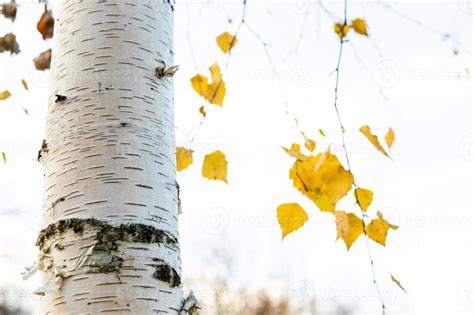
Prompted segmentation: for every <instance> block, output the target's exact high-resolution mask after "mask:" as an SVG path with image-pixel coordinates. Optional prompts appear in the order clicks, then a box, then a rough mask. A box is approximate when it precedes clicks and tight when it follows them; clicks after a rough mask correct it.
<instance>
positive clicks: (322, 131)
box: [319, 129, 326, 137]
mask: <svg viewBox="0 0 474 315" xmlns="http://www.w3.org/2000/svg"><path fill="white" fill-rule="evenodd" d="M319 133H320V134H321V136H323V137H326V134H325V133H324V130H322V129H319Z"/></svg>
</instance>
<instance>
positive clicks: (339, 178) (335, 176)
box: [290, 150, 354, 213]
mask: <svg viewBox="0 0 474 315" xmlns="http://www.w3.org/2000/svg"><path fill="white" fill-rule="evenodd" d="M290 179H292V180H293V185H294V186H295V187H296V189H298V190H299V191H300V192H301V193H303V194H304V195H305V196H307V197H308V198H309V199H311V200H312V201H313V202H314V203H315V204H316V205H317V206H318V208H319V209H320V210H321V211H327V212H331V213H334V211H335V210H336V204H337V203H338V201H339V200H341V199H342V197H344V196H345V195H346V194H347V193H348V192H349V191H350V190H351V188H352V185H353V184H354V177H353V176H352V174H351V172H349V171H348V170H345V169H344V167H343V166H342V165H341V163H340V162H339V160H338V158H337V157H336V156H335V155H333V154H331V153H330V152H329V150H328V151H326V152H325V153H319V154H317V155H315V156H308V157H306V158H305V159H304V160H300V159H298V160H296V161H295V163H294V164H293V167H292V168H291V169H290Z"/></svg>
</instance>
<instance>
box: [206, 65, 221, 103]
mask: <svg viewBox="0 0 474 315" xmlns="http://www.w3.org/2000/svg"><path fill="white" fill-rule="evenodd" d="M209 71H210V72H211V77H212V84H210V85H209V86H208V89H207V94H206V99H207V100H208V101H209V103H211V104H215V105H219V106H222V102H223V101H224V96H225V90H226V89H225V83H224V81H223V80H222V74H221V68H220V67H219V65H218V64H217V63H215V64H213V65H212V66H210V67H209Z"/></svg>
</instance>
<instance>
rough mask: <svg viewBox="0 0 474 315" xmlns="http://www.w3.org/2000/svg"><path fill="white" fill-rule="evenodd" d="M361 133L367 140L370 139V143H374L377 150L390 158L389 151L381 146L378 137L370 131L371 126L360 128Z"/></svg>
mask: <svg viewBox="0 0 474 315" xmlns="http://www.w3.org/2000/svg"><path fill="white" fill-rule="evenodd" d="M359 131H360V132H362V134H363V135H364V136H366V137H367V139H369V141H370V143H372V145H373V146H374V147H375V148H376V149H377V150H379V151H380V152H382V154H383V155H385V156H386V157H389V155H388V153H387V151H385V149H384V148H383V147H382V146H381V145H380V142H379V139H378V137H377V136H375V135H373V134H372V131H371V130H370V127H369V126H367V125H364V126H362V127H360V129H359Z"/></svg>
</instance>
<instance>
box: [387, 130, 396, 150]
mask: <svg viewBox="0 0 474 315" xmlns="http://www.w3.org/2000/svg"><path fill="white" fill-rule="evenodd" d="M394 142H395V132H393V129H392V128H390V129H388V132H387V134H386V135H385V143H386V144H387V145H388V147H389V148H391V147H392V145H393V143H394Z"/></svg>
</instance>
